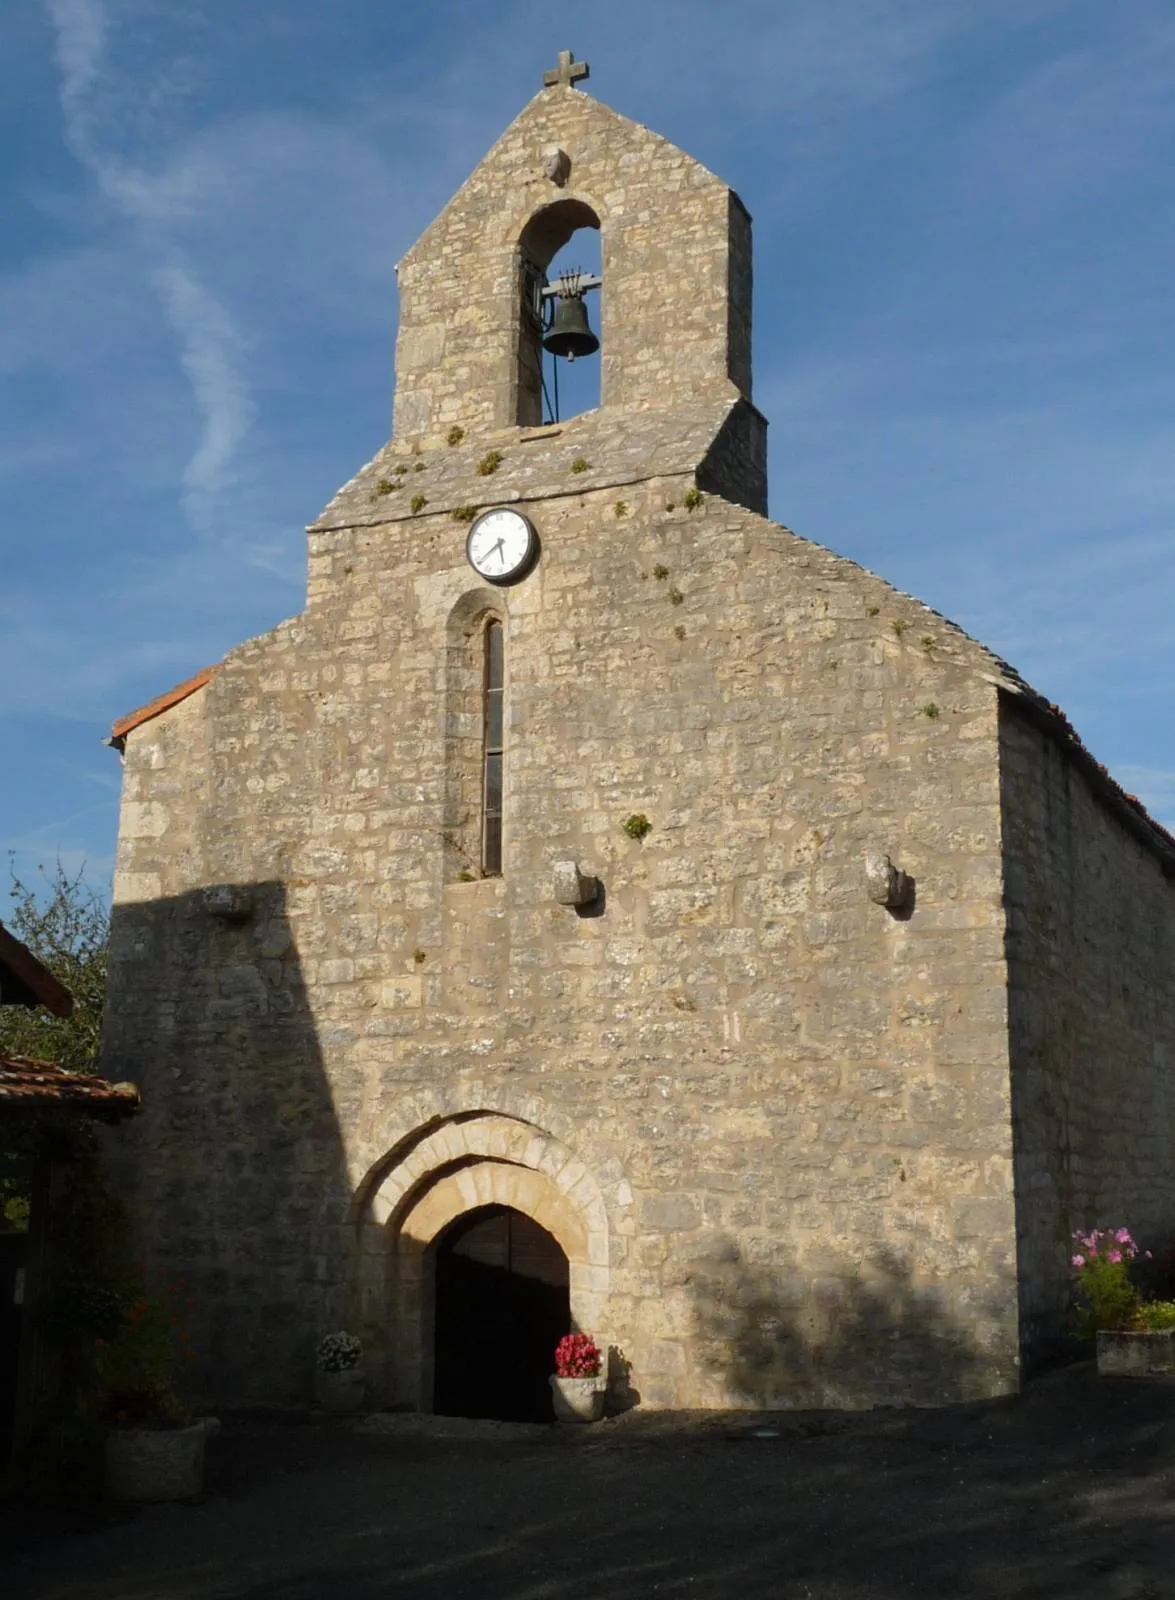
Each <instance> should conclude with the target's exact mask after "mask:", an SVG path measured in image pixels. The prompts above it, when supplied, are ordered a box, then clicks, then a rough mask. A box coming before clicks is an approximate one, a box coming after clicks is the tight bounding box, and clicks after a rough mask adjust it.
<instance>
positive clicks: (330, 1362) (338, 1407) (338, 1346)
mask: <svg viewBox="0 0 1175 1600" xmlns="http://www.w3.org/2000/svg"><path fill="white" fill-rule="evenodd" d="M362 1360H363V1346H362V1344H361V1343H360V1341H359V1340H358V1339H357V1338H356V1337H355V1335H354V1334H353V1333H327V1334H324V1335H323V1337H322V1338H321V1339H320V1340H319V1341H318V1346H317V1348H316V1350H315V1352H314V1398H315V1399H316V1400H317V1402H318V1404H319V1405H320V1406H322V1408H323V1409H324V1410H325V1411H358V1410H359V1408H360V1406H362V1404H363V1401H364V1398H365V1396H366V1392H367V1380H366V1378H365V1377H364V1374H363V1368H362V1366H361V1365H360V1363H361V1362H362Z"/></svg>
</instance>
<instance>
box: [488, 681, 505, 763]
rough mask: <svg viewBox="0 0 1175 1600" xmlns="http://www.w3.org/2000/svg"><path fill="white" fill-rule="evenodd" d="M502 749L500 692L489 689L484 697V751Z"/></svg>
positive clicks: (499, 690)
mask: <svg viewBox="0 0 1175 1600" xmlns="http://www.w3.org/2000/svg"><path fill="white" fill-rule="evenodd" d="M501 748H502V691H501V689H491V690H490V692H489V694H487V695H486V749H487V750H500V749H501Z"/></svg>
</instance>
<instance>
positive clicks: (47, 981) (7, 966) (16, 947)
mask: <svg viewBox="0 0 1175 1600" xmlns="http://www.w3.org/2000/svg"><path fill="white" fill-rule="evenodd" d="M0 1005H13V1006H38V1005H39V1006H44V1008H45V1010H46V1011H51V1012H52V1013H53V1015H54V1016H55V1017H68V1016H69V1014H70V1012H71V1011H72V1010H73V995H71V994H70V992H69V990H68V989H67V988H66V987H65V986H64V984H61V983H58V981H57V979H56V978H55V977H54V976H53V974H52V973H51V972H50V971H49V968H48V967H46V966H43V965H42V963H41V962H40V961H38V960H37V958H36V956H35V955H34V954H33V952H32V951H31V950H30V949H29V948H28V946H27V945H23V944H21V942H20V940H19V939H18V938H16V937H15V935H13V934H11V933H9V931H8V929H7V928H6V927H5V926H4V924H3V923H2V922H0Z"/></svg>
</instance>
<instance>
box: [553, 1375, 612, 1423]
mask: <svg viewBox="0 0 1175 1600" xmlns="http://www.w3.org/2000/svg"><path fill="white" fill-rule="evenodd" d="M551 1400H552V1403H553V1404H554V1407H555V1417H556V1420H557V1421H559V1422H598V1421H599V1420H600V1417H601V1416H602V1415H603V1411H604V1380H603V1378H560V1377H558V1376H557V1375H554V1374H553V1375H552V1377H551Z"/></svg>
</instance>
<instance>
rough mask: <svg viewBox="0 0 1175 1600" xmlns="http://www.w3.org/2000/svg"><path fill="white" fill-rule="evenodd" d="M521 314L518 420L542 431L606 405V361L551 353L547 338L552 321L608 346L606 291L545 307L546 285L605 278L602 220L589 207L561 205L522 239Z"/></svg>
mask: <svg viewBox="0 0 1175 1600" xmlns="http://www.w3.org/2000/svg"><path fill="white" fill-rule="evenodd" d="M518 263H519V287H520V301H521V314H520V317H519V339H518V384H517V393H518V416H517V418H516V420H517V422H518V423H519V425H520V426H522V427H534V426H537V425H538V424H539V423H541V422H544V421H548V420H551V419H552V417H554V416H558V417H559V419H560V420H561V421H566V420H567V419H568V418H570V417H574V416H579V415H580V414H581V413H582V412H584V411H590V410H593V409H594V408H595V407H596V406H598V405H599V404H600V373H601V370H602V361H601V358H600V356H599V354H597V353H594V352H593V353H590V354H589V353H587V352H586V349H584V348H583V347H579V346H577V347H576V348H577V349H579V350H580V351H581V353H582V354H583V359H579V360H571V361H569V360H566V359H564V358H562V357H558V356H552V355H550V354H547V353H545V352H544V349H543V336H544V332H545V331H546V324H547V323H549V322H550V320H551V317H552V315H553V316H555V317H557V318H558V317H561V318H563V320H564V322H565V323H567V324H569V325H570V326H571V327H573V328H582V329H583V330H585V331H586V332H589V333H590V332H592V331H594V333H595V335H596V336H597V337H598V338H599V339H600V340H601V341H602V339H603V335H602V333H601V325H602V320H603V291H602V290H598V291H597V290H588V291H587V292H586V293H584V294H583V295H582V296H581V297H580V298H579V299H578V300H577V301H569V300H567V299H563V300H559V299H557V298H556V299H552V297H550V296H547V297H546V300H545V301H544V297H543V294H542V289H543V286H544V285H548V286H550V287H558V283H559V281H560V280H564V281H566V278H565V275H567V274H571V273H579V274H580V275H582V276H585V277H587V278H589V279H594V278H599V277H600V276H601V268H602V240H601V232H600V219H599V216H598V215H597V214H596V212H595V211H594V210H593V209H592V207H591V206H589V205H588V204H587V203H586V202H585V201H583V200H572V199H566V200H556V201H554V202H553V203H552V204H551V205H548V206H543V207H542V208H541V209H540V210H538V211H536V212H535V213H534V215H533V216H532V217H531V218H530V220H529V221H528V222H527V224H526V226H525V228H523V230H522V233H521V235H520V236H519V240H518ZM544 306H545V309H544Z"/></svg>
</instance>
